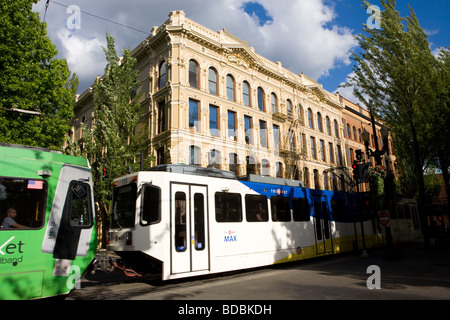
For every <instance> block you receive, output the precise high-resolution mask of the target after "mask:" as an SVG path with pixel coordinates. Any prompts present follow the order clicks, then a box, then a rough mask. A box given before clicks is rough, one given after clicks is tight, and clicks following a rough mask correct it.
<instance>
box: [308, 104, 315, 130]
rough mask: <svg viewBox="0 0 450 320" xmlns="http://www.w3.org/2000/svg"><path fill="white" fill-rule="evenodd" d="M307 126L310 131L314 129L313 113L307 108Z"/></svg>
mask: <svg viewBox="0 0 450 320" xmlns="http://www.w3.org/2000/svg"><path fill="white" fill-rule="evenodd" d="M308 124H309V127H310V128H311V129H314V122H313V113H312V110H311V109H309V108H308Z"/></svg>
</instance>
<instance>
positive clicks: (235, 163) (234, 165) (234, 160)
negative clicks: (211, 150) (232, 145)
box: [228, 153, 239, 175]
mask: <svg viewBox="0 0 450 320" xmlns="http://www.w3.org/2000/svg"><path fill="white" fill-rule="evenodd" d="M228 157H229V158H230V166H229V170H230V171H231V172H234V173H235V174H236V175H239V158H238V155H237V154H236V153H229V154H228Z"/></svg>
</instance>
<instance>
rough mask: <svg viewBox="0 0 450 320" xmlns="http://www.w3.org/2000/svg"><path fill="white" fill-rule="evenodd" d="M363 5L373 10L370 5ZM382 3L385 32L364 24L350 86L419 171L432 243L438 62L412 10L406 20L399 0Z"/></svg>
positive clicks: (399, 153) (421, 202)
mask: <svg viewBox="0 0 450 320" xmlns="http://www.w3.org/2000/svg"><path fill="white" fill-rule="evenodd" d="M363 3H364V6H365V7H366V8H368V7H370V3H369V2H367V1H365V0H363ZM381 5H382V6H383V8H384V10H383V11H382V12H381V21H380V22H381V28H378V29H377V28H370V27H369V26H364V29H363V31H364V34H359V35H358V36H357V37H356V38H357V40H358V42H359V45H360V51H359V52H355V53H354V54H353V56H352V59H353V60H354V61H355V63H356V64H355V66H354V68H353V70H354V74H355V75H354V76H353V77H351V78H350V79H349V82H348V85H350V86H353V88H354V94H355V95H356V96H357V97H358V99H360V100H361V101H362V102H363V103H364V104H365V105H366V106H367V107H368V108H371V109H372V110H374V111H375V113H376V114H377V116H378V117H380V118H381V119H382V120H383V121H384V122H385V123H386V124H387V126H388V127H389V128H390V130H391V134H392V138H393V142H394V146H395V153H396V156H397V157H398V158H399V159H401V161H399V163H402V164H404V165H405V166H408V167H410V168H411V170H405V171H406V172H411V171H412V172H413V173H414V177H415V179H417V185H418V202H419V212H420V214H421V217H422V227H423V231H424V232H423V233H424V237H425V240H427V239H428V237H427V235H428V234H427V229H426V225H427V223H426V210H425V183H424V169H425V168H426V167H427V165H428V164H429V162H430V161H431V158H430V157H431V154H432V145H431V144H430V143H429V141H430V138H431V135H432V131H433V130H432V129H433V122H432V121H433V113H432V108H430V107H429V106H430V103H433V102H434V98H433V97H434V96H435V92H434V88H433V85H432V81H431V80H432V79H435V75H436V72H435V71H436V58H435V57H434V56H433V54H432V52H431V50H430V46H429V42H428V38H427V35H426V33H425V32H424V31H423V29H422V28H421V27H420V25H419V22H418V20H417V17H416V15H415V13H414V10H413V9H412V8H409V16H407V17H406V18H403V17H401V16H400V14H399V12H398V11H397V10H396V9H395V5H396V2H395V0H381ZM427 242H428V241H427Z"/></svg>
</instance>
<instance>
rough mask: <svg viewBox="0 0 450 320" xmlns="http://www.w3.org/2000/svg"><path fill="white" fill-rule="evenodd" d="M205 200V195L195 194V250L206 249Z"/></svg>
mask: <svg viewBox="0 0 450 320" xmlns="http://www.w3.org/2000/svg"><path fill="white" fill-rule="evenodd" d="M204 203H205V198H204V197H203V194H201V193H196V194H194V240H195V249H196V250H203V249H205V208H204Z"/></svg>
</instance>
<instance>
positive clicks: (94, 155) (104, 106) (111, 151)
mask: <svg viewBox="0 0 450 320" xmlns="http://www.w3.org/2000/svg"><path fill="white" fill-rule="evenodd" d="M106 40H107V47H106V48H103V51H104V52H105V56H106V62H107V65H106V68H105V74H104V75H103V77H98V78H97V79H96V81H95V84H94V86H93V102H94V110H93V121H92V127H91V128H87V127H86V126H84V127H83V140H82V141H81V142H78V141H75V142H73V143H71V142H69V148H68V151H69V152H70V153H72V154H77V155H82V156H85V157H87V158H88V159H89V161H90V163H91V165H92V173H93V177H94V197H95V200H96V202H97V203H98V209H99V218H100V221H102V222H105V217H106V215H107V214H108V213H109V209H110V201H109V200H108V195H109V194H110V193H111V188H112V180H113V179H114V178H117V177H119V176H121V175H124V174H126V173H127V172H128V171H129V170H131V171H136V170H138V169H139V162H138V161H136V160H137V159H139V155H140V151H142V150H144V148H145V143H146V129H145V128H144V126H142V127H139V122H140V118H141V106H140V104H139V102H138V100H139V96H140V94H139V93H138V90H137V89H138V87H139V83H138V71H136V70H134V67H135V65H136V59H135V58H133V57H132V56H131V55H130V51H129V50H128V49H125V50H123V57H121V58H119V57H118V55H117V53H116V49H115V45H114V38H113V37H112V36H111V35H109V34H107V35H106Z"/></svg>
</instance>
